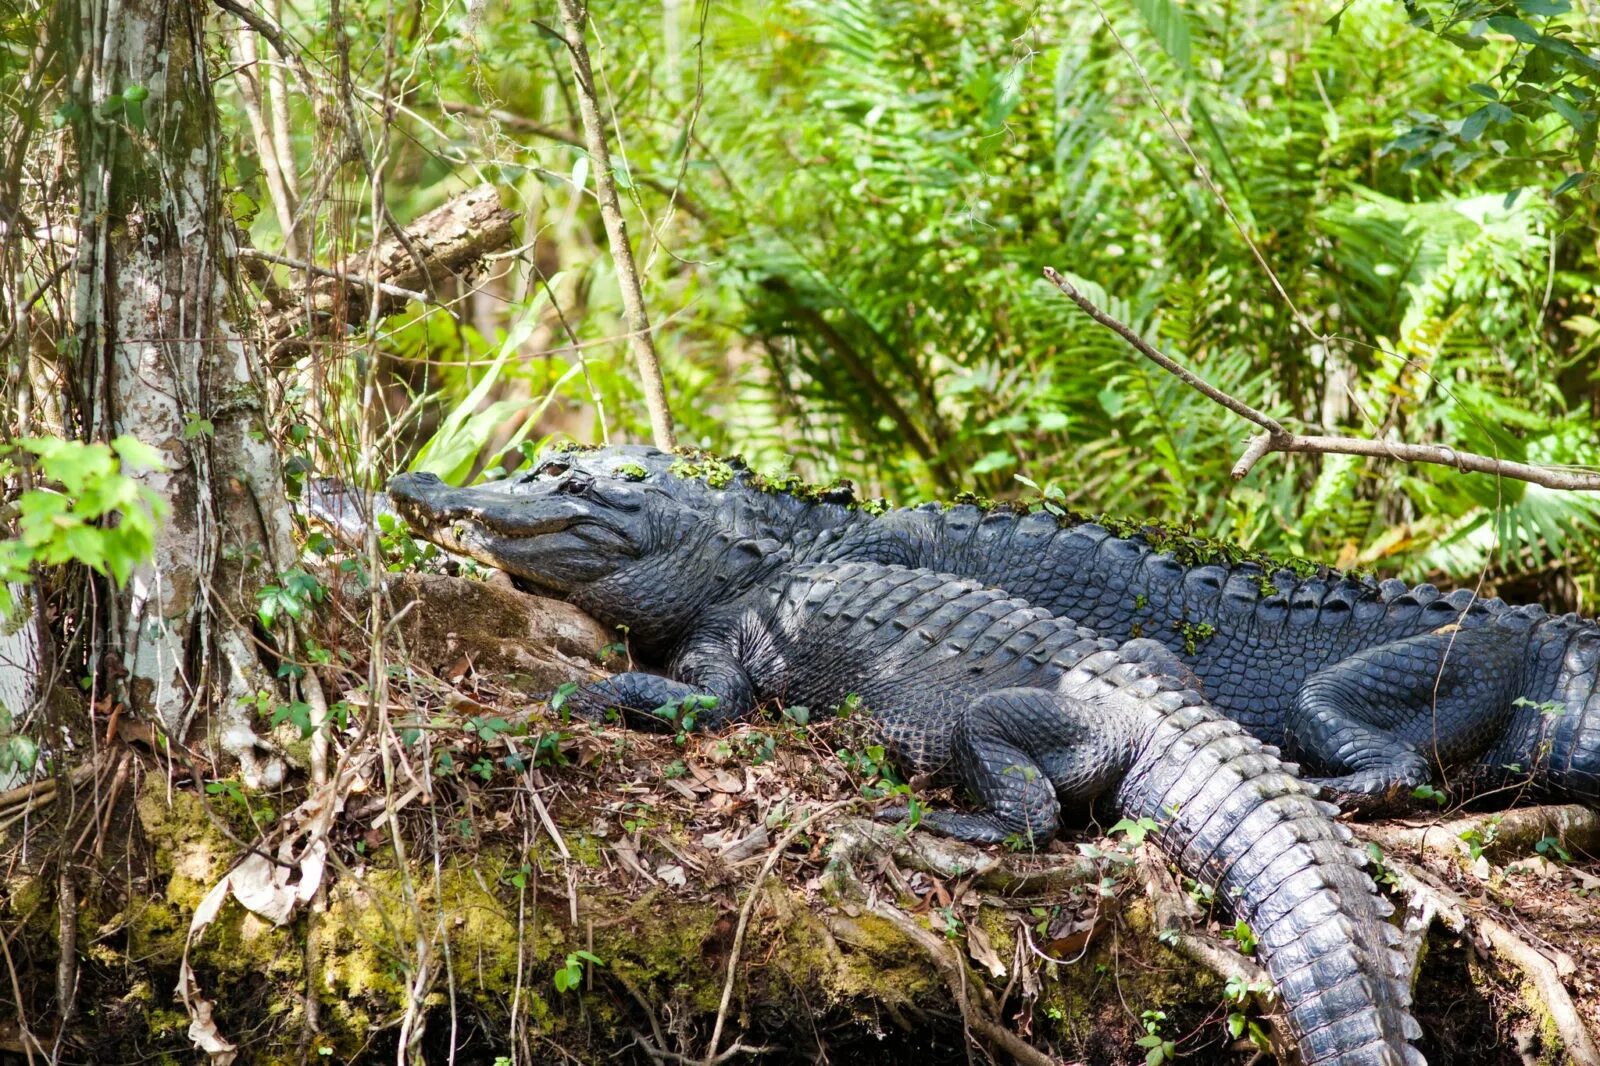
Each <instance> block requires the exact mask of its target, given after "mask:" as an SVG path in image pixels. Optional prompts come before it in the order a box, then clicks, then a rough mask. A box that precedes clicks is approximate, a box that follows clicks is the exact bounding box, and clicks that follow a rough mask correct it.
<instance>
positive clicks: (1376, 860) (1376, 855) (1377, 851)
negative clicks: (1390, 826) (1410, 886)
mask: <svg viewBox="0 0 1600 1066" xmlns="http://www.w3.org/2000/svg"><path fill="white" fill-rule="evenodd" d="M1367 861H1368V862H1370V863H1371V864H1372V879H1373V880H1374V881H1376V882H1377V883H1378V884H1380V885H1389V886H1391V887H1392V886H1394V885H1398V884H1399V883H1400V879H1399V878H1398V877H1396V876H1395V875H1394V871H1393V870H1391V869H1389V867H1388V866H1387V865H1386V864H1385V863H1384V861H1383V849H1382V848H1380V847H1378V845H1376V844H1374V843H1372V842H1371V841H1368V842H1367Z"/></svg>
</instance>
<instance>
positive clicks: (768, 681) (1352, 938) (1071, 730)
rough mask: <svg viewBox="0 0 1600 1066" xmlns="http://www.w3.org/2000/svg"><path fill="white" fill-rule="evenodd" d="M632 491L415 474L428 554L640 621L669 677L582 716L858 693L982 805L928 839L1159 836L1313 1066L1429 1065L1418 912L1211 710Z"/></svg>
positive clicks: (945, 586) (1073, 627)
mask: <svg viewBox="0 0 1600 1066" xmlns="http://www.w3.org/2000/svg"><path fill="white" fill-rule="evenodd" d="M614 473H615V472H613V473H607V474H604V475H602V476H596V475H595V474H593V473H591V472H590V471H589V470H588V469H587V464H584V465H583V468H580V466H579V465H577V464H572V463H569V464H567V466H566V467H565V468H560V469H557V468H556V467H555V465H554V464H547V465H544V466H543V467H542V468H541V469H540V470H539V471H537V472H536V475H535V476H534V477H532V478H529V479H526V480H523V481H519V483H518V486H517V491H516V492H515V493H514V494H513V493H507V492H505V491H503V490H502V489H499V488H478V489H452V488H449V487H448V486H445V485H444V484H442V483H441V482H440V481H439V480H438V479H437V478H434V477H432V476H431V475H405V476H402V477H399V478H396V479H395V480H394V481H393V482H391V484H390V494H391V497H392V499H393V502H394V504H395V506H396V507H397V509H398V510H399V511H400V513H401V514H402V515H403V516H404V517H405V518H406V519H407V521H409V522H410V523H411V524H412V526H413V527H414V528H416V529H417V530H418V531H419V532H421V533H422V534H423V535H425V536H427V537H429V538H430V539H432V540H434V541H436V542H437V543H439V544H441V545H442V546H444V547H446V548H449V549H451V550H453V551H458V552H462V553H465V554H468V555H471V556H473V557H475V558H477V559H480V560H482V561H485V562H488V563H491V564H492V565H495V566H498V567H501V568H502V569H505V570H506V571H508V572H509V573H511V574H512V575H513V576H515V577H516V578H518V579H519V580H521V581H523V582H526V583H528V584H529V585H531V586H533V587H535V588H536V589H537V590H539V591H541V592H543V593H546V594H550V595H555V596H559V597H561V598H564V599H566V600H568V601H570V602H572V603H573V604H575V605H577V606H579V607H581V608H583V609H584V610H586V611H588V612H589V613H591V614H593V615H594V616H595V617H596V618H598V619H600V620H601V621H602V622H604V623H607V624H610V625H625V626H627V627H628V629H629V632H630V636H631V639H632V640H633V642H634V645H635V647H636V648H637V649H638V650H639V651H640V652H641V653H642V654H643V655H645V656H647V657H651V658H654V659H655V660H657V661H659V662H662V663H665V664H668V674H669V675H670V676H667V677H662V676H657V675H654V674H645V673H624V674H619V675H616V676H614V677H611V678H608V679H606V680H604V681H601V682H598V683H596V684H594V685H592V686H590V687H588V688H587V689H583V690H580V691H579V693H578V694H576V695H575V696H574V697H573V698H572V702H571V703H570V704H569V705H571V706H573V707H574V708H575V709H577V710H579V711H581V712H584V713H588V714H591V715H595V714H598V713H600V712H602V711H604V710H606V709H610V708H616V709H619V710H621V711H622V712H623V713H624V714H625V715H628V716H635V715H649V714H651V713H652V712H653V711H655V710H656V709H658V708H660V707H662V706H663V705H666V704H670V703H674V702H677V703H679V704H680V705H683V704H684V702H685V701H687V700H689V699H691V698H693V699H696V700H697V701H700V703H701V706H706V704H707V703H709V704H710V706H709V708H708V709H707V710H705V711H702V713H701V718H700V722H701V723H702V724H705V725H716V724H719V723H724V722H727V721H730V720H733V719H735V718H738V717H739V716H741V715H744V714H747V713H749V712H750V711H751V710H753V709H754V707H755V706H756V705H757V704H758V703H761V702H766V701H792V702H796V703H805V704H809V705H812V706H828V705H832V704H837V703H840V702H842V701H843V700H844V699H846V698H847V697H848V696H851V695H856V696H859V697H861V699H862V701H863V703H864V704H865V706H866V707H867V708H868V714H869V720H870V721H871V722H872V723H873V725H874V726H875V727H876V728H877V729H879V730H881V732H882V734H883V737H884V741H885V744H886V746H887V747H888V748H889V749H890V750H891V751H892V753H893V755H894V757H895V758H896V759H897V760H898V761H899V762H900V763H901V765H902V766H903V767H905V768H906V769H907V770H909V771H911V772H914V773H927V774H930V775H933V776H935V777H936V778H943V779H945V780H949V781H952V782H958V783H960V784H963V785H964V786H965V787H966V789H967V790H968V791H969V792H970V793H971V794H972V795H973V796H974V797H976V798H977V799H978V800H979V802H980V803H981V808H980V809H978V810H975V811H968V812H958V811H933V812H929V813H927V814H925V815H924V816H923V820H922V824H923V825H924V826H927V827H929V828H932V829H935V830H937V831H940V832H944V833H947V834H949V835H951V836H955V837H958V838H962V839H967V840H973V841H981V842H994V841H999V840H1003V839H1006V838H1008V837H1012V836H1016V837H1020V838H1021V839H1023V840H1025V841H1036V842H1037V841H1041V840H1042V839H1043V838H1045V837H1048V836H1050V835H1052V834H1054V833H1055V832H1056V830H1057V827H1058V825H1059V824H1060V822H1061V820H1062V817H1063V813H1064V811H1074V812H1081V811H1082V810H1084V809H1085V808H1087V806H1088V805H1089V804H1090V803H1091V802H1093V801H1096V800H1106V801H1109V802H1110V803H1111V804H1112V805H1113V806H1114V807H1115V808H1116V809H1117V810H1118V811H1119V812H1121V813H1122V814H1123V815H1125V816H1127V817H1131V818H1140V817H1148V818H1152V819H1154V820H1155V821H1156V822H1157V824H1158V825H1159V826H1160V827H1161V828H1160V830H1159V832H1158V833H1156V834H1155V839H1156V840H1157V842H1158V843H1159V845H1160V846H1161V847H1162V848H1163V849H1165V851H1166V852H1167V854H1168V855H1170V856H1171V857H1172V858H1173V859H1174V860H1175V861H1176V862H1177V863H1178V865H1179V866H1180V867H1181V868H1182V869H1184V870H1185V871H1186V872H1187V873H1189V874H1190V875H1191V876H1193V877H1195V878H1196V879H1197V880H1199V881H1202V882H1204V883H1206V884H1208V885H1211V886H1213V888H1214V889H1215V891H1216V898H1217V899H1218V900H1222V901H1227V903H1228V905H1229V906H1231V908H1232V909H1233V910H1234V911H1235V912H1236V914H1237V915H1238V916H1239V917H1240V918H1242V919H1244V920H1245V921H1247V922H1249V923H1250V925H1251V928H1252V929H1253V930H1254V931H1255V933H1256V936H1257V937H1258V941H1259V952H1260V955H1261V957H1262V960H1263V962H1264V964H1265V965H1266V968H1267V970H1268V972H1269V974H1270V975H1271V976H1272V978H1273V980H1274V982H1275V984H1276V986H1277V990H1278V992H1279V994H1280V996H1281V998H1282V1001H1283V1003H1284V1005H1285V1010H1286V1014H1287V1018H1288V1023H1289V1028H1290V1029H1291V1031H1292V1032H1293V1033H1294V1035H1295V1037H1296V1039H1297V1040H1298V1041H1299V1044H1300V1048H1301V1052H1302V1055H1303V1058H1304V1061H1305V1062H1306V1063H1308V1064H1311V1066H1322V1064H1340V1066H1379V1064H1383V1066H1417V1064H1419V1063H1421V1056H1420V1055H1419V1054H1418V1053H1417V1052H1416V1051H1415V1049H1413V1048H1411V1047H1410V1045H1409V1043H1408V1040H1409V1039H1410V1038H1412V1037H1414V1036H1415V1035H1416V1034H1417V1027H1416V1023H1415V1021H1414V1020H1413V1019H1412V1018H1411V1016H1410V1014H1409V1013H1408V1011H1407V1005H1408V1001H1409V996H1408V992H1407V989H1406V986H1405V982H1404V981H1403V980H1401V979H1400V977H1399V970H1400V966H1401V963H1400V959H1399V955H1398V953H1397V952H1396V951H1395V950H1394V948H1393V944H1394V943H1395V941H1396V940H1397V939H1398V932H1397V930H1395V929H1394V927H1392V926H1390V925H1389V924H1387V923H1386V922H1384V921H1383V918H1384V916H1385V915H1386V914H1387V913H1388V912H1389V911H1390V910H1391V909H1392V908H1391V907H1390V905H1389V904H1388V903H1387V901H1386V900H1384V899H1382V897H1380V896H1378V895H1377V893H1376V891H1375V889H1374V886H1373V884H1372V881H1371V879H1370V878H1369V877H1368V876H1367V875H1366V873H1365V872H1364V871H1363V869H1362V864H1363V862H1364V855H1363V854H1362V853H1361V852H1360V851H1359V850H1357V849H1356V848H1354V847H1353V846H1352V845H1351V844H1350V836H1349V833H1348V831H1347V830H1346V829H1345V827H1343V826H1341V825H1339V824H1338V823H1336V822H1335V821H1334V820H1333V815H1334V814H1335V813H1336V808H1334V807H1333V806H1331V805H1330V804H1327V803H1324V802H1322V801H1319V800H1318V799H1316V798H1315V795H1314V789H1312V788H1311V787H1309V786H1307V785H1306V784H1304V783H1303V782H1301V781H1300V780H1299V779H1298V778H1297V777H1296V776H1295V773H1294V768H1293V767H1291V766H1288V765H1286V764H1284V763H1282V762H1280V761H1279V759H1278V758H1277V752H1276V750H1275V749H1273V748H1272V747H1270V746H1268V745H1265V744H1263V743H1261V742H1260V741H1259V740H1257V739H1255V738H1254V737H1252V736H1250V735H1249V734H1248V733H1247V732H1246V731H1245V730H1244V729H1242V728H1241V727H1240V726H1239V725H1238V724H1237V723H1235V722H1232V721H1229V720H1228V719H1227V718H1225V717H1223V716H1221V715H1220V714H1218V713H1217V712H1216V711H1215V710H1214V709H1213V708H1212V707H1211V706H1209V705H1208V704H1207V703H1206V702H1205V699H1204V697H1203V696H1202V695H1201V694H1200V693H1199V692H1197V691H1195V690H1194V689H1192V688H1189V687H1186V686H1185V685H1184V684H1183V683H1182V682H1181V681H1180V680H1178V679H1176V678H1174V677H1172V676H1169V675H1168V674H1166V673H1161V672H1155V671H1152V670H1151V669H1149V668H1147V667H1146V666H1145V665H1143V664H1142V663H1140V662H1136V661H1133V660H1132V659H1131V658H1130V657H1128V656H1125V655H1124V654H1122V653H1121V652H1120V651H1119V650H1118V647H1117V645H1116V643H1115V642H1114V641H1111V640H1108V639H1105V638H1102V637H1100V636H1098V635H1097V634H1095V633H1094V632H1093V631H1091V630H1089V629H1086V628H1083V627H1081V626H1079V625H1077V624H1075V623H1073V622H1071V621H1068V620H1066V619H1063V618H1058V617H1055V616H1053V615H1051V614H1050V613H1049V612H1048V611H1045V610H1043V609H1041V608H1039V607H1036V606H1031V605H1029V604H1028V603H1026V602H1024V601H1023V600H1020V599H1017V598H1014V597H1012V596H1010V595H1008V594H1007V593H1006V592H1003V591H1000V590H997V589H994V588H988V587H985V586H984V585H983V584H982V583H980V582H978V581H976V580H972V579H969V578H962V577H957V576H953V575H950V574H946V573H940V572H937V571H934V570H930V569H919V568H907V567H903V566H898V565H890V564H885V563H881V562H873V561H836V560H827V559H814V558H808V557H806V555H805V554H804V553H797V552H796V551H795V547H794V545H793V544H792V543H789V542H786V541H783V540H779V539H777V538H775V537H773V536H771V535H769V534H771V533H772V532H773V530H772V529H771V528H770V523H768V522H767V521H766V520H765V519H764V518H762V517H761V516H760V515H759V514H758V513H757V512H755V511H754V510H752V509H751V508H749V507H748V506H745V504H744V502H743V501H742V500H741V499H740V497H739V496H738V494H732V495H725V496H722V497H721V498H720V499H719V500H717V501H716V503H715V506H713V507H712V508H711V510H710V512H708V511H707V510H706V505H707V503H708V499H707V498H704V497H697V498H696V499H694V500H688V499H686V498H684V494H682V493H680V492H678V491H676V487H677V486H679V485H680V482H679V480H678V479H676V478H673V477H667V478H651V477H650V476H648V472H647V471H645V470H644V469H643V468H642V467H638V466H629V468H628V469H627V470H626V471H623V472H622V476H614Z"/></svg>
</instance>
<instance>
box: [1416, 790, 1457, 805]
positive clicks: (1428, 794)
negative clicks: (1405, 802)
mask: <svg viewBox="0 0 1600 1066" xmlns="http://www.w3.org/2000/svg"><path fill="white" fill-rule="evenodd" d="M1411 795H1412V798H1414V799H1419V800H1432V801H1433V802H1434V803H1435V804H1437V805H1438V806H1440V807H1443V806H1444V805H1445V804H1446V803H1448V802H1450V794H1449V793H1448V792H1445V791H1444V790H1443V789H1438V788H1434V787H1433V786H1432V785H1418V786H1417V787H1416V788H1414V789H1412V790H1411Z"/></svg>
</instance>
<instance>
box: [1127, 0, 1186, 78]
mask: <svg viewBox="0 0 1600 1066" xmlns="http://www.w3.org/2000/svg"><path fill="white" fill-rule="evenodd" d="M1133 6H1134V7H1135V8H1136V9H1137V10H1138V12H1139V14H1140V16H1141V17H1143V18H1144V22H1145V25H1146V26H1148V27H1150V32H1151V33H1152V34H1154V35H1155V39H1156V40H1157V41H1158V42H1159V43H1160V45H1161V50H1162V51H1164V52H1166V53H1167V55H1169V56H1171V57H1172V61H1173V62H1174V63H1176V64H1177V65H1178V66H1179V67H1182V68H1184V69H1185V70H1187V69H1188V67H1189V21H1188V19H1187V18H1185V17H1184V13H1183V8H1181V7H1179V6H1178V5H1177V4H1176V3H1173V0H1133Z"/></svg>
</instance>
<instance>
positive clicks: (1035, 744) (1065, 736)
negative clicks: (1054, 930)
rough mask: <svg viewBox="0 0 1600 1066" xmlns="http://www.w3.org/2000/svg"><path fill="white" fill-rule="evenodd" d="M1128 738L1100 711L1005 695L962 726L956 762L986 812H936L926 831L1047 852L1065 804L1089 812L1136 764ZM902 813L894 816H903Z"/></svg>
mask: <svg viewBox="0 0 1600 1066" xmlns="http://www.w3.org/2000/svg"><path fill="white" fill-rule="evenodd" d="M1126 734H1127V730H1126V729H1125V728H1122V727H1121V724H1120V723H1118V722H1117V721H1115V720H1114V718H1113V716H1111V715H1108V714H1106V713H1105V712H1103V711H1101V710H1099V709H1098V708H1096V707H1095V706H1093V705H1091V704H1088V703H1085V702H1083V701H1081V700H1076V699H1073V698H1071V697H1069V696H1063V695H1059V694H1057V693H1054V692H1050V691H1047V690H1045V689H1038V688H1010V689H999V690H997V691H995V692H990V693H986V694H985V695H983V696H982V697H980V698H979V699H978V700H977V701H975V702H974V703H973V704H972V705H971V706H970V707H968V708H967V709H966V712H965V713H964V714H962V715H961V716H960V718H959V720H958V721H957V722H956V723H955V731H954V734H953V736H952V738H951V760H952V762H953V763H954V766H953V768H954V770H955V771H956V773H957V775H958V776H959V778H960V780H961V783H962V784H963V785H965V786H966V789H967V791H968V792H970V793H971V794H972V795H973V797H974V798H976V799H977V800H978V801H979V802H980V803H981V804H982V806H983V808H984V809H983V810H982V811H975V812H966V811H929V812H927V813H925V814H924V815H923V816H922V821H921V824H922V825H924V826H926V827H928V828H929V829H932V830H934V831H935V832H939V833H943V834H945V835H946V836H951V837H955V838H957V839H959V840H968V841H972V842H973V843H982V844H992V843H998V842H1000V841H1007V840H1019V841H1021V842H1023V843H1025V844H1027V845H1029V846H1030V847H1042V846H1043V845H1044V844H1045V843H1047V842H1048V841H1049V840H1050V839H1051V838H1052V837H1054V836H1055V834H1056V830H1057V829H1059V828H1060V825H1061V808H1062V803H1063V801H1065V802H1066V803H1068V804H1071V805H1073V806H1075V807H1076V806H1079V805H1081V806H1084V807H1087V806H1088V804H1089V803H1090V802H1092V801H1093V800H1094V799H1095V797H1097V796H1099V795H1101V794H1102V793H1104V792H1106V791H1107V790H1108V789H1110V788H1112V787H1113V786H1114V785H1115V784H1116V783H1117V781H1118V780H1119V779H1120V778H1121V776H1122V774H1123V773H1124V772H1125V771H1126V769H1127V766H1128V764H1129V762H1130V761H1131V758H1132V749H1131V746H1130V744H1129V743H1128V740H1127V736H1126ZM901 813H903V812H901V811H886V812H884V815H885V816H898V815H899V814H901Z"/></svg>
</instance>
